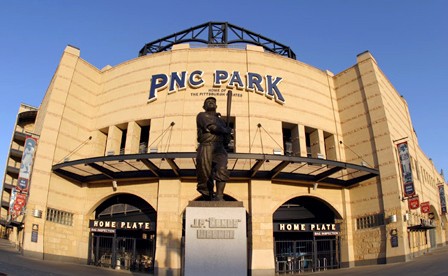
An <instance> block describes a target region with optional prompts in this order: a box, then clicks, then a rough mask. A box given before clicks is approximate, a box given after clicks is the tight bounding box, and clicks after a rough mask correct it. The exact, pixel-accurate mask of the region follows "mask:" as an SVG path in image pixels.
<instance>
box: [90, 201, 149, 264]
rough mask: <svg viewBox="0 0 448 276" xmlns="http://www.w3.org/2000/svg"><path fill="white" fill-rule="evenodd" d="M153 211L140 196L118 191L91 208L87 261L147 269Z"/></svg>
mask: <svg viewBox="0 0 448 276" xmlns="http://www.w3.org/2000/svg"><path fill="white" fill-rule="evenodd" d="M156 222H157V212H156V211H155V209H154V208H153V207H152V206H151V205H150V204H148V203H147V202H146V201H145V200H143V199H142V198H140V197H138V196H135V195H132V194H118V195H115V196H113V197H110V198H108V199H107V200H105V201H104V202H102V203H101V204H100V205H99V206H98V207H97V208H96V209H95V219H94V220H91V221H90V237H89V256H88V259H89V264H91V265H97V266H103V267H110V268H115V269H125V270H132V271H141V272H151V271H153V269H154V256H155V244H156Z"/></svg>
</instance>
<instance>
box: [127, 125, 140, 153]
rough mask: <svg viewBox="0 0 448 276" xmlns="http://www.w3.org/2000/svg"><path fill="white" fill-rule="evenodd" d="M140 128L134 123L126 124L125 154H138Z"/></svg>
mask: <svg viewBox="0 0 448 276" xmlns="http://www.w3.org/2000/svg"><path fill="white" fill-rule="evenodd" d="M140 134H141V127H140V126H139V125H138V124H137V123H136V122H129V123H128V133H127V135H126V146H125V149H124V153H125V154H131V153H138V147H139V144H140V143H139V142H140Z"/></svg>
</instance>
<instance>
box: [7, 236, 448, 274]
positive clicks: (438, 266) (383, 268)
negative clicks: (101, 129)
mask: <svg viewBox="0 0 448 276" xmlns="http://www.w3.org/2000/svg"><path fill="white" fill-rule="evenodd" d="M311 274H312V275H318V276H336V275H344V276H345V275H362V276H364V275H367V276H369V275H381V276H383V275H386V276H388V275H391V276H392V275H393V276H399V275H400V274H401V275H402V276H414V275H415V276H439V275H440V276H442V275H444V276H447V275H448V246H444V247H440V248H437V249H434V250H432V251H431V252H429V253H426V254H424V255H422V256H420V257H417V258H414V259H413V260H412V261H409V262H405V263H394V264H384V265H371V266H361V267H354V268H342V269H335V270H326V271H318V272H314V273H303V274H300V275H311ZM3 275H8V276H13V275H18V276H22V275H24V276H25V275H26V276H28V275H29V276H44V275H45V276H59V275H82V276H91V275H92V276H93V275H113V276H129V275H139V276H142V275H148V274H143V273H136V272H131V271H126V270H114V269H109V268H101V267H96V266H89V265H81V264H72V263H64V262H55V261H47V260H36V259H32V258H27V257H24V256H22V255H21V254H20V253H19V252H18V251H17V250H16V249H15V248H14V246H13V245H12V244H11V243H10V242H9V241H8V240H5V239H0V276H3ZM280 275H285V276H286V275H288V276H289V275H299V274H290V273H289V274H280ZM188 276H190V275H188ZM191 276H196V275H191ZM211 276H212V275H211ZM229 276H234V275H229ZM272 276H274V275H272Z"/></svg>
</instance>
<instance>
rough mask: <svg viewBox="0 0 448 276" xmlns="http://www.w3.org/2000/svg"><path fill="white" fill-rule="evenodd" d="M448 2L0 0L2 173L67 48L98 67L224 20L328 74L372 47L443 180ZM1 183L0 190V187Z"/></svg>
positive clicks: (447, 96)
mask: <svg viewBox="0 0 448 276" xmlns="http://www.w3.org/2000/svg"><path fill="white" fill-rule="evenodd" d="M447 13H448V1H444V0H430V1H416V0H406V1H391V0H375V1H368V0H365V1H362V0H345V1H332V0H327V1H319V0H314V1H312V0H309V1H303V0H302V1H301V0H290V1H282V0H277V1H272V0H270V1H266V0H257V1H255V0H249V1H247V0H226V1H212V0H204V1H198V0H189V1H185V0H182V1H181V0H175V1H148V0H147V1H140V0H135V1H132V0H128V1H124V0H123V1H118V0H96V1H93V0H77V1H68V0H67V1H63V0H59V1H49V0H28V1H14V0H1V1H0V95H1V100H0V110H1V116H0V133H1V135H0V173H1V175H2V176H3V170H4V168H5V160H6V156H7V153H8V150H9V145H10V141H11V134H12V131H13V126H14V122H15V119H16V114H17V111H18V108H19V105H20V103H26V104H29V105H33V106H36V107H37V106H39V105H40V103H41V101H42V99H43V96H44V94H45V91H46V89H47V87H48V85H49V83H50V80H51V78H52V76H53V74H54V72H55V70H56V67H57V65H58V62H59V59H60V57H61V55H62V52H63V50H64V48H65V46H66V45H67V44H70V45H74V46H76V47H78V48H80V49H81V57H82V58H83V59H84V60H86V61H87V62H89V63H91V64H93V65H94V66H96V67H98V68H102V67H104V66H105V65H108V64H110V65H112V66H114V65H117V64H119V63H122V62H124V61H127V60H129V59H132V58H135V57H137V55H138V51H139V50H140V49H141V48H142V46H143V45H144V44H145V43H147V42H150V41H152V40H155V39H158V38H162V37H164V36H166V35H170V34H172V33H175V32H178V31H181V30H184V29H187V28H189V27H193V26H196V25H199V24H202V23H205V22H209V21H227V22H230V23H232V24H235V25H237V26H240V27H243V28H246V29H248V30H251V31H253V32H256V33H259V34H262V35H264V36H266V37H269V38H271V39H274V40H276V41H278V42H280V43H283V44H285V45H288V46H290V47H291V48H292V50H293V51H294V52H295V53H296V55H297V59H298V60H300V61H303V62H305V63H308V64H310V65H312V66H315V67H317V68H320V69H328V70H330V71H332V72H333V73H335V74H336V73H339V72H341V71H342V70H344V69H346V68H348V67H350V66H352V65H354V64H355V63H356V55H357V54H359V53H361V52H363V51H365V50H369V51H370V52H371V53H372V54H373V56H374V57H375V59H376V60H377V62H378V64H379V66H380V68H381V69H382V70H383V72H384V73H385V74H386V76H387V77H388V78H389V80H390V81H391V83H392V84H393V85H394V87H395V88H396V90H397V91H398V92H399V93H400V94H401V95H403V97H404V98H405V99H406V101H407V102H408V105H409V109H410V113H411V118H412V121H413V124H414V129H415V130H416V132H417V135H418V139H419V144H420V147H421V148H422V149H423V151H424V152H425V153H426V154H427V156H428V157H430V158H432V159H433V161H434V164H435V166H436V168H437V169H438V171H440V169H444V171H445V175H446V174H447V173H448V157H447V153H448V151H447V146H445V143H446V142H447V137H448V128H447V124H446V120H447V119H448V109H447V105H448V89H447V84H448V81H447V80H448V77H447V71H448V70H447V69H448V66H447V65H448V54H447V51H448V15H447ZM0 186H1V184H0Z"/></svg>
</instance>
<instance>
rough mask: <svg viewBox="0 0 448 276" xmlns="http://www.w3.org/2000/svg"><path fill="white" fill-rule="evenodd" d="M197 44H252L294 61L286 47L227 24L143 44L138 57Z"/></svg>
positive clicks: (208, 25) (217, 23) (199, 27)
mask: <svg viewBox="0 0 448 276" xmlns="http://www.w3.org/2000/svg"><path fill="white" fill-rule="evenodd" d="M187 42H199V43H204V44H208V45H216V46H222V45H230V44H238V43H241V44H253V45H257V46H261V47H263V48H264V49H265V50H266V51H269V52H272V53H275V54H279V55H282V56H286V57H289V58H292V59H296V54H295V53H294V52H293V51H292V50H291V48H289V47H288V46H286V45H284V44H281V43H278V42H277V41H274V40H272V39H270V38H267V37H264V36H262V35H259V34H256V33H254V32H252V31H249V30H246V29H243V28H241V27H238V26H236V25H233V24H230V23H228V22H208V23H204V24H201V25H198V26H196V27H192V28H189V29H186V30H183V31H180V32H177V33H174V34H172V35H169V36H166V37H163V38H160V39H157V40H154V41H152V42H149V43H147V44H145V46H144V47H143V48H142V49H141V50H140V52H139V56H145V55H147V54H152V53H159V52H163V51H166V50H169V49H171V47H172V46H173V45H175V44H180V43H187Z"/></svg>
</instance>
